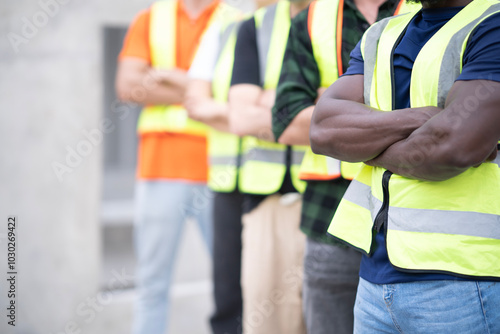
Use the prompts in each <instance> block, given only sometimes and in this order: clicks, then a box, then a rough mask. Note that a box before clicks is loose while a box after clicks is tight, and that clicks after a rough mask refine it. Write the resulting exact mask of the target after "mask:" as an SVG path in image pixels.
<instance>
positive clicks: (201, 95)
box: [184, 79, 229, 132]
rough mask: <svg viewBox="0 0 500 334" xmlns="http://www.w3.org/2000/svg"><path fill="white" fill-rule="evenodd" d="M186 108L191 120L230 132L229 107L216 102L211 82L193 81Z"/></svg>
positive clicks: (187, 96) (186, 99)
mask: <svg viewBox="0 0 500 334" xmlns="http://www.w3.org/2000/svg"><path fill="white" fill-rule="evenodd" d="M184 106H185V107H186V109H187V111H188V115H189V117H190V118H192V119H194V120H196V121H199V122H203V123H205V124H207V125H210V126H211V127H213V128H214V129H216V130H219V131H224V132H229V106H228V104H227V103H221V102H217V101H215V100H214V98H213V96H212V83H211V82H210V81H206V80H202V79H191V80H190V81H189V84H188V87H187V90H186V98H185V101H184Z"/></svg>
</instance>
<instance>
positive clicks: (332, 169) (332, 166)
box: [326, 157, 340, 175]
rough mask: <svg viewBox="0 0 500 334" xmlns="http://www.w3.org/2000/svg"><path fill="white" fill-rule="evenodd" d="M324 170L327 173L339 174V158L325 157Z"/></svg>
mask: <svg viewBox="0 0 500 334" xmlns="http://www.w3.org/2000/svg"><path fill="white" fill-rule="evenodd" d="M326 171H327V173H328V174H329V175H337V174H340V160H337V159H334V158H331V157H326Z"/></svg>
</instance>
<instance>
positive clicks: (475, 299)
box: [354, 278, 500, 334]
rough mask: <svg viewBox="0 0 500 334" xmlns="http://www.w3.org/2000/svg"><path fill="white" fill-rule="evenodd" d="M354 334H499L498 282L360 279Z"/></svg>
mask: <svg viewBox="0 0 500 334" xmlns="http://www.w3.org/2000/svg"><path fill="white" fill-rule="evenodd" d="M354 333H355V334H374V333H408V334H418V333H422V334H424V333H425V334H428V333H439V334H447V333H449V334H458V333H466V334H496V333H500V282H488V281H447V280H442V281H419V282H410V283H399V284H373V283H370V282H368V281H366V280H364V279H362V278H361V279H360V281H359V286H358V295H357V297H356V305H355V307H354Z"/></svg>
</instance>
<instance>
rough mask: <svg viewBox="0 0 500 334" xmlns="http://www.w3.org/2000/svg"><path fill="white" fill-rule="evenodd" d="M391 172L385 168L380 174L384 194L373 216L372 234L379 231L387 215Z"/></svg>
mask: <svg viewBox="0 0 500 334" xmlns="http://www.w3.org/2000/svg"><path fill="white" fill-rule="evenodd" d="M391 176H392V172H391V171H388V170H386V171H385V172H384V175H383V176H382V192H383V195H384V200H383V202H382V207H381V208H380V210H379V211H378V213H377V216H376V217H375V221H374V224H373V231H374V232H375V233H374V234H377V233H378V232H380V229H381V228H382V226H383V225H384V224H385V223H386V222H387V219H388V217H389V180H390V179H391Z"/></svg>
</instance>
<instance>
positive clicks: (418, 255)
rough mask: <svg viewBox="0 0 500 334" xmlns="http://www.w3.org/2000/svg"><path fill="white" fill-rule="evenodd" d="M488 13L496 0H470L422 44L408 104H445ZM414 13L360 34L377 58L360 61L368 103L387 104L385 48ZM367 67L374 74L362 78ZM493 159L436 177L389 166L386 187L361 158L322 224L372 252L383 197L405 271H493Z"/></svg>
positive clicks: (392, 246) (499, 230)
mask: <svg viewBox="0 0 500 334" xmlns="http://www.w3.org/2000/svg"><path fill="white" fill-rule="evenodd" d="M493 13H500V3H499V2H498V1H494V0H474V1H473V2H471V3H470V4H469V5H467V6H466V7H465V8H464V9H463V10H461V11H460V12H459V13H458V14H457V15H455V16H454V17H453V18H452V19H450V20H449V21H448V22H447V23H446V24H445V25H444V26H443V27H442V28H441V29H440V30H439V31H438V32H436V34H435V35H434V36H433V37H432V38H431V39H430V40H429V41H428V42H427V43H426V44H425V46H424V47H423V48H422V49H421V51H420V52H419V55H418V57H417V58H416V60H415V63H414V65H413V70H412V77H411V85H410V101H411V107H413V108H415V107H422V106H441V107H443V106H444V101H445V99H446V96H447V95H448V92H449V90H450V88H451V86H452V85H453V83H454V81H455V80H456V78H457V77H458V75H459V74H460V72H461V64H462V57H463V53H464V51H465V47H466V45H467V42H468V39H469V37H470V34H471V32H472V31H474V29H475V27H477V25H478V24H479V23H481V22H482V21H483V20H484V19H486V18H487V17H489V16H491V15H492V14H493ZM412 16H413V15H406V16H405V15H402V16H399V17H396V18H393V19H390V20H385V21H381V23H379V24H378V26H374V27H373V28H370V30H368V31H367V33H366V34H365V36H364V37H363V40H362V53H363V58H364V59H366V60H369V59H372V57H373V59H375V61H373V62H370V61H365V79H368V80H365V92H367V91H368V92H370V94H369V96H368V101H369V102H370V105H371V106H373V107H376V108H379V109H383V110H392V109H393V105H392V104H393V102H392V95H393V94H394V92H393V91H392V81H391V76H390V74H391V70H392V69H391V58H392V53H391V51H392V50H393V49H394V45H396V44H397V41H398V40H399V38H400V36H401V35H402V34H403V32H404V30H405V28H406V26H407V25H408V24H409V22H410V20H411V18H412ZM373 43H375V46H373ZM369 67H372V68H369ZM367 73H373V76H372V77H371V78H370V76H368V78H367ZM368 85H369V86H368ZM387 88H389V90H388V91H387ZM365 102H366V101H365ZM499 162H500V159H499V158H498V157H497V159H495V160H494V161H492V162H486V163H483V164H482V165H481V166H479V167H477V168H470V169H468V170H467V171H465V172H463V173H462V174H460V175H458V176H455V177H453V178H451V179H448V180H445V181H440V182H431V181H417V180H413V179H409V178H405V177H402V176H399V175H395V174H394V175H392V176H391V177H390V181H389V180H388V179H387V178H386V181H387V182H386V183H385V185H386V186H387V190H386V194H385V195H384V190H383V189H382V179H383V175H384V172H385V171H386V170H385V169H383V168H373V167H369V166H366V168H365V169H364V171H365V173H360V174H362V175H360V176H361V178H359V179H358V177H357V178H356V180H355V181H353V182H352V183H351V186H350V187H349V188H348V190H347V192H346V195H345V196H344V198H343V200H342V202H341V204H340V205H339V208H338V210H337V213H336V215H335V217H334V218H333V220H332V224H331V225H330V227H329V230H328V231H329V233H331V234H333V235H334V236H336V237H338V238H340V239H343V240H344V241H346V242H347V243H350V244H352V245H353V246H354V247H356V248H358V249H360V250H362V251H363V252H365V253H367V254H370V253H371V252H372V250H373V247H374V245H373V244H372V240H373V238H370V235H373V233H375V232H376V231H374V229H373V228H374V223H373V221H374V219H375V217H376V215H377V214H379V213H380V212H381V211H382V210H380V208H381V207H382V203H383V201H384V200H385V201H386V202H388V210H387V211H385V212H384V213H385V214H387V220H386V221H383V223H384V224H386V229H387V232H386V233H387V234H386V237H387V239H386V244H387V252H388V256H389V260H390V262H391V264H392V265H393V266H395V267H396V268H400V269H403V270H408V271H418V272H442V273H451V274H456V275H462V276H467V277H484V278H491V279H499V278H500V267H498V265H497V264H498V263H500V200H498V199H499V195H498V194H499V192H500V165H499ZM384 196H385V197H384ZM358 219H363V221H362V222H360V221H356V220H358ZM353 221H356V222H355V223H354V225H355V226H353Z"/></svg>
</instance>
